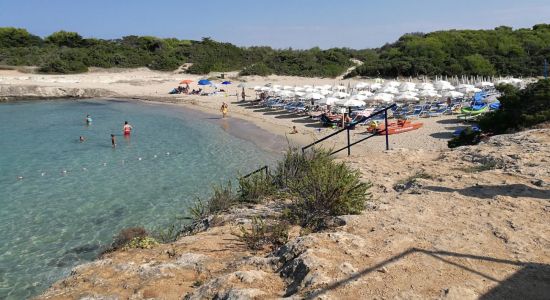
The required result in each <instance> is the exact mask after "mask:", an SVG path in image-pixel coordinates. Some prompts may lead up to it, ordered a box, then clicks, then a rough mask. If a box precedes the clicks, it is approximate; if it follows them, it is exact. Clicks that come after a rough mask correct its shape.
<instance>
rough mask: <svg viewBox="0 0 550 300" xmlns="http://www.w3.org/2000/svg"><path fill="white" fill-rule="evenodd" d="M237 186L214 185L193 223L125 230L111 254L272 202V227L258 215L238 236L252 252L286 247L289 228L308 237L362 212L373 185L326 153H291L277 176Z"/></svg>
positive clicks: (191, 215)
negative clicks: (274, 214)
mask: <svg viewBox="0 0 550 300" xmlns="http://www.w3.org/2000/svg"><path fill="white" fill-rule="evenodd" d="M238 183H239V187H238V189H237V190H236V191H234V190H233V188H232V184H231V182H230V181H229V182H227V183H225V184H219V185H214V186H213V187H212V193H211V196H210V197H209V198H207V199H206V200H202V199H200V198H199V199H197V200H196V201H195V203H194V205H193V206H192V207H191V208H190V209H189V213H188V215H189V217H187V219H189V220H190V222H187V223H184V222H181V218H178V219H177V220H176V222H175V223H173V224H172V225H170V226H168V228H165V229H157V230H154V232H153V233H151V234H149V233H148V232H147V231H146V230H145V229H143V228H141V227H134V228H128V229H124V230H122V231H121V232H120V233H119V234H118V235H117V236H116V237H115V238H114V242H113V244H112V246H111V248H112V250H116V249H120V248H123V247H134V248H135V247H142V248H143V247H145V246H143V245H144V244H145V245H147V246H150V245H154V244H155V243H156V242H157V241H159V242H164V243H168V242H173V241H175V240H176V239H177V238H179V237H180V236H183V235H189V234H193V233H196V232H197V231H200V229H197V228H207V227H208V226H210V225H212V224H213V223H215V222H216V221H215V217H216V215H218V214H221V213H223V212H227V211H229V209H231V208H233V207H237V206H246V205H249V204H265V203H267V202H270V201H271V202H277V203H278V204H280V206H281V207H282V208H283V211H282V213H281V214H280V216H279V217H277V218H276V220H270V221H269V222H267V221H266V220H264V219H263V217H260V216H258V217H256V218H254V219H253V220H252V224H251V226H249V227H246V228H245V227H244V226H243V227H241V228H240V234H238V236H239V239H241V240H242V241H243V243H244V244H245V245H247V246H248V247H249V248H250V249H253V250H259V249H263V248H264V247H267V246H269V247H271V248H275V247H278V246H280V245H283V244H284V243H286V241H287V240H288V230H289V228H290V226H291V225H296V226H300V227H301V228H304V229H306V231H307V232H312V231H319V230H323V229H326V228H328V227H330V226H331V225H330V224H333V222H331V220H332V219H333V218H334V217H336V216H339V215H346V214H359V213H361V211H362V210H363V209H364V206H365V201H366V200H368V198H369V193H368V189H369V188H370V186H371V185H370V183H367V182H362V181H361V180H360V173H359V171H357V170H353V169H351V168H350V167H349V166H347V165H346V164H344V163H343V162H336V161H335V160H334V158H333V157H332V156H331V155H330V152H328V151H326V150H322V149H314V150H312V151H309V152H307V153H302V152H300V151H298V150H296V149H289V150H288V151H287V152H286V154H285V156H284V157H283V159H282V160H281V161H279V162H278V164H277V166H276V168H275V169H274V170H273V171H268V172H266V173H256V174H253V175H251V176H248V177H246V178H245V177H240V178H239V179H238ZM205 224H206V225H205Z"/></svg>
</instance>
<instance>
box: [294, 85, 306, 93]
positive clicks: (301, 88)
mask: <svg viewBox="0 0 550 300" xmlns="http://www.w3.org/2000/svg"><path fill="white" fill-rule="evenodd" d="M304 90H305V89H304V88H303V87H300V86H297V87H295V88H294V91H295V92H303V91H304Z"/></svg>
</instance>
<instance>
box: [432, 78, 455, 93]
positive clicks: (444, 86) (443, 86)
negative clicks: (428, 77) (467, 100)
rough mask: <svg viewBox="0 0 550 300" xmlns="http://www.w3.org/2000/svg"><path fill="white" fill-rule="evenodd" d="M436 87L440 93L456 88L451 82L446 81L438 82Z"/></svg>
mask: <svg viewBox="0 0 550 300" xmlns="http://www.w3.org/2000/svg"><path fill="white" fill-rule="evenodd" d="M434 86H435V88H436V89H437V90H439V91H450V90H454V89H455V87H454V86H453V85H452V84H451V83H450V82H448V81H445V80H440V81H437V82H436V83H435V84H434Z"/></svg>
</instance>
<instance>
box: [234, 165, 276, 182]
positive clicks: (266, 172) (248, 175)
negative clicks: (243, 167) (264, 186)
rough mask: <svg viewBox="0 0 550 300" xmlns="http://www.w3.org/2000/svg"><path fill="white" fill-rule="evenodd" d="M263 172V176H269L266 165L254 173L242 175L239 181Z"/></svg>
mask: <svg viewBox="0 0 550 300" xmlns="http://www.w3.org/2000/svg"><path fill="white" fill-rule="evenodd" d="M263 170H265V175H268V174H269V168H268V166H267V165H266V166H263V167H261V168H259V169H257V170H255V171H253V172H250V173H248V174H246V175H244V176H243V177H241V179H245V178H248V177H250V176H252V175H254V174H256V173H258V172H261V171H263Z"/></svg>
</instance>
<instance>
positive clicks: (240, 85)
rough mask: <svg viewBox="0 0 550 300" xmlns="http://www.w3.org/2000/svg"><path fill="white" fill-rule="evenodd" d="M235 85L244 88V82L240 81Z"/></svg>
mask: <svg viewBox="0 0 550 300" xmlns="http://www.w3.org/2000/svg"><path fill="white" fill-rule="evenodd" d="M237 87H240V88H245V87H246V83H244V82H241V83H239V84H238V85H237Z"/></svg>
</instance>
